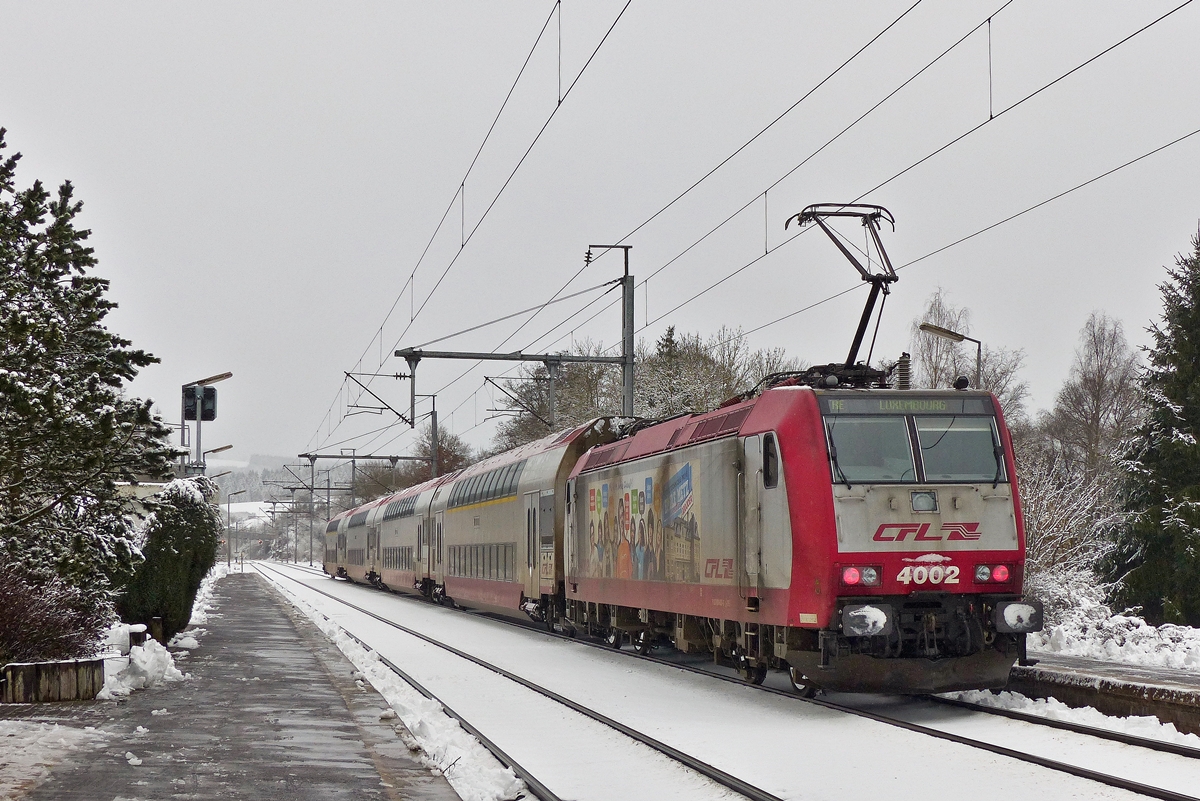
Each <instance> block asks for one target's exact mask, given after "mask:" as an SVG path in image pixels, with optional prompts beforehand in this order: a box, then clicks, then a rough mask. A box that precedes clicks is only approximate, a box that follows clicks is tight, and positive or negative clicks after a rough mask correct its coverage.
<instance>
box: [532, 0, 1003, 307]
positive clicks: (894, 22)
mask: <svg viewBox="0 0 1200 801" xmlns="http://www.w3.org/2000/svg"><path fill="white" fill-rule="evenodd" d="M1008 2H1012V0H1008ZM920 4H921V0H917V2H915V3H913V4H912V5H911V6H909V7H908V8H906V9H905V10H904V11H903V12H902V13H901V14H900V16H898V17H896V18H895V19H894V20H892V21H891V22H889V23H888V24H887V25H886V26H885V27H884V28H883V30H881V31H879V33H877V34H875V35H874V36H873V37H871V39H869V40H868V41H867V43H866V44H864V45H863V46H862V47H860V48H858V50H856V51H854V53H853V54H852V55H851V56H850V57H849V58H847V59H846V60H845V61H843V62H842V63H841V64H839V65H838V66H837V67H835V68H834V70H833V71H832V72H830V73H829V74H828V75H826V76H825V77H824V78H822V79H821V80H820V81H818V82H817V83H816V84H815V85H814V86H813V87H812V88H811V89H809V90H808V91H807V92H805V93H804V94H803V95H801V97H800V98H799V99H798V100H796V101H795V102H793V103H792V104H791V105H789V106H788V107H787V108H786V109H784V111H783V112H782V113H781V114H779V115H778V116H777V117H775V118H774V119H773V120H771V121H770V122H769V123H767V124H766V125H765V126H764V127H763V128H762V129H761V130H759V131H758V133H756V134H754V135H753V136H751V137H750V138H749V139H747V140H746V141H745V142H743V143H742V144H741V145H739V146H738V147H737V148H736V149H735V150H734V151H733V152H732V153H730V154H729V155H728V156H726V157H725V158H723V159H721V161H719V162H718V163H717V164H716V166H714V167H712V168H711V169H709V170H708V171H707V172H705V173H704V175H702V176H700V178H698V179H697V180H696V181H694V182H693V183H692V184H691V185H690V186H689V187H687V188H686V189H684V190H683V191H682V192H680V193H679V194H678V195H677V196H675V197H674V198H673V199H672V200H671V201H670V202H668V203H667V204H666V205H665V206H663V207H662V208H660V209H659V210H658V211H656V212H654V213H653V214H651V215H650V217H648V218H647V219H645V220H643V221H642V222H641V223H639V224H638V225H637V226H635V227H634V228H633V230H631V231H630V232H629V233H627V234H625V235H624V236H622V237H621V238H619V239H618V240H617V243H618V244H620V243H624V242H625V241H626V240H628V239H629V237H631V236H633V235H634V234H636V233H637V232H638V231H640V230H642V229H643V228H645V227H646V226H647V225H649V224H650V223H651V222H653V221H654V220H655V219H657V218H658V217H659V216H660V215H662V214H663V213H664V212H666V211H667V210H668V209H670V208H671V207H672V206H674V205H675V204H676V203H678V202H679V201H680V200H682V199H683V198H684V197H686V196H687V195H689V194H690V193H691V192H692V191H693V190H695V189H696V188H697V187H698V186H700V185H701V184H702V183H704V182H705V181H707V180H708V179H709V178H711V177H712V176H713V175H714V174H715V173H717V171H719V170H720V169H721V168H722V167H724V166H725V165H726V164H728V163H729V162H730V161H732V160H733V159H734V158H736V157H737V156H738V155H739V154H740V153H741V152H742V151H743V150H745V149H746V148H747V147H749V146H750V145H752V144H753V143H754V142H755V141H757V140H758V139H759V138H760V137H761V136H762V135H763V134H765V133H766V132H767V131H769V130H770V129H771V128H773V127H774V126H775V125H776V124H778V123H779V122H780V121H781V120H783V118H784V117H786V116H788V115H789V114H791V113H792V112H793V111H795V110H796V109H797V108H798V107H799V106H800V104H801V103H803V102H804V101H805V100H807V99H808V98H809V97H811V96H812V94H813V93H814V92H816V91H817V90H818V89H820V88H821V87H822V86H824V85H825V84H826V83H828V82H829V81H830V80H831V79H833V77H834V76H836V75H837V74H838V73H839V72H841V71H842V70H843V69H845V68H846V67H847V66H849V64H850V63H851V62H852V61H854V60H855V59H857V58H858V57H859V56H860V55H862V54H863V52H865V51H866V50H867V48H869V47H870V46H871V45H873V44H875V42H877V41H878V40H879V39H880V38H881V37H882V36H883V35H884V34H885V33H887V32H888V31H890V30H891V29H892V28H893V27H895V26H896V25H897V24H898V23H899V22H900V20H902V19H904V18H905V17H906V16H908V14H909V12H911V11H912V10H913V9H915V8H916V7H917V6H919V5H920ZM1005 5H1008V3H1005ZM757 198H758V196H757V195H756V196H755V199H756V200H757ZM740 211H741V210H740V209H739V212H740ZM737 213H738V212H735V215H736V214H737ZM607 254H608V251H607V250H605V251H603V252H601V253H600V255H599V256H597V257H596V259H595V260H593V261H585V262H584V265H583V266H582V267H580V268H579V269H578V270H577V271H576V272H575V273H574V275H572V276H571V277H570V278H568V279H567V281H566V283H564V284H563V285H562V286H561V287H559V289H558V291H557V292H555V293H554V295H553V296H552V298H553V297H557V296H558V295H559V293H561V292H563V291H565V290H566V288H567V287H569V286H570V285H571V284H572V283H573V282H574V281H575V279H576V278H578V277H579V276H580V275H582V274H583V272H584V270H586V269H587V268H588V267H589V266H590V265H591V264H594V263H595V262H596V261H599V259H601V258H603V257H604V256H606V255H607ZM648 280H649V277H647V278H646V279H644V280H643V281H642V282H641V285H645V283H646V281H648Z"/></svg>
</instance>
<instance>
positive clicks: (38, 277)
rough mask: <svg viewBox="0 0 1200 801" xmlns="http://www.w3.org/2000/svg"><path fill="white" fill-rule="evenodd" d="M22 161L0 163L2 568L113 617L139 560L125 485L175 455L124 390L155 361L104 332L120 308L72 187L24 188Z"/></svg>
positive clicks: (164, 467) (143, 406)
mask: <svg viewBox="0 0 1200 801" xmlns="http://www.w3.org/2000/svg"><path fill="white" fill-rule="evenodd" d="M4 147H5V145H4V130H3V129H0V155H2V154H3V150H4ZM19 158H20V155H19V154H14V155H11V156H8V157H7V158H3V159H2V160H0V562H3V563H5V564H6V565H9V566H11V567H14V568H15V569H17V570H18V571H19V572H20V573H21V575H22V576H23V579H24V580H27V581H30V582H33V583H34V584H35V585H37V584H40V583H46V584H48V583H49V582H51V581H53V579H54V577H57V578H59V579H61V580H62V581H64V582H66V584H68V585H70V586H73V587H75V588H77V589H78V590H79V591H80V595H79V599H80V601H79V602H80V603H82V604H85V605H98V606H102V607H105V608H110V607H108V604H109V602H110V600H111V592H112V590H113V589H114V587H116V586H117V585H119V584H120V583H121V582H122V581H123V580H124V579H125V578H127V577H128V576H129V574H130V572H131V571H132V570H133V568H134V566H135V564H136V562H137V561H138V560H139V559H140V555H139V554H138V552H137V547H136V544H135V543H134V541H133V539H132V535H131V528H130V522H129V520H128V519H127V516H128V507H127V505H126V503H125V502H124V501H123V499H122V498H121V496H120V494H119V492H118V486H117V485H118V482H123V481H137V480H139V479H143V480H144V479H146V478H159V477H163V476H165V475H167V474H168V473H169V470H170V459H171V457H172V455H173V451H172V450H171V448H170V447H169V446H168V445H167V444H166V437H167V435H168V434H169V430H168V429H167V428H166V427H165V426H164V425H163V423H162V420H161V419H159V418H158V417H156V416H155V415H153V414H152V413H151V402H150V401H141V400H137V399H133V398H127V397H125V395H124V393H123V391H122V387H123V385H124V383H125V382H126V381H129V380H130V379H132V378H133V377H134V375H136V374H137V372H138V370H139V369H140V368H142V367H145V366H146V365H149V364H152V363H153V362H155V361H156V359H154V357H152V356H151V355H149V354H148V353H146V352H144V351H141V350H135V349H132V348H131V347H130V342H129V341H128V340H125V339H122V338H121V337H119V336H117V335H115V334H113V333H112V332H111V331H109V330H108V329H107V328H106V327H105V325H104V320H105V317H106V316H107V315H108V313H109V311H111V310H112V309H113V308H114V306H115V304H113V303H112V302H111V301H109V300H108V299H106V298H105V292H106V290H107V289H108V282H107V281H105V280H104V279H101V278H97V277H96V276H94V275H91V274H90V271H91V270H92V268H93V267H95V265H96V259H95V257H94V256H93V253H92V249H91V248H90V247H87V246H86V244H85V242H86V240H87V238H88V234H89V232H88V231H87V230H82V229H79V228H77V227H76V223H75V219H76V217H77V215H78V214H79V212H80V209H81V206H82V204H80V203H79V202H77V201H76V200H74V198H73V194H72V187H71V184H70V182H66V183H64V184H63V185H62V186H61V187H59V189H58V193H57V195H56V196H53V197H52V196H51V194H50V193H49V192H48V191H47V190H46V189H45V188H44V187H43V186H42V184H41V183H40V182H34V183H33V185H32V186H30V187H28V188H26V189H18V188H17V186H16V174H15V173H16V166H17V162H18V160H19Z"/></svg>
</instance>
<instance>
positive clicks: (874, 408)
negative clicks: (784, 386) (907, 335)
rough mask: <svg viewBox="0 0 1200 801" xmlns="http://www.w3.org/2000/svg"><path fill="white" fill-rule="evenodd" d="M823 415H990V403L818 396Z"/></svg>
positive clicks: (942, 398)
mask: <svg viewBox="0 0 1200 801" xmlns="http://www.w3.org/2000/svg"><path fill="white" fill-rule="evenodd" d="M819 400H820V403H821V412H822V414H940V415H946V414H987V415H990V414H992V413H993V412H992V399H991V398H990V397H986V396H980V395H974V396H971V395H962V396H956V395H949V394H947V395H916V394H913V395H909V394H908V393H905V394H904V395H855V396H840V397H839V396H837V395H821V396H819Z"/></svg>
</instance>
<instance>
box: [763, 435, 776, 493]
mask: <svg viewBox="0 0 1200 801" xmlns="http://www.w3.org/2000/svg"><path fill="white" fill-rule="evenodd" d="M762 459H763V486H764V487H766V488H767V489H772V488H773V487H776V486H778V485H779V452H778V450H777V449H776V447H775V435H774V434H767V435H766V436H764V437H763V453H762Z"/></svg>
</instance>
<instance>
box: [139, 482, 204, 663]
mask: <svg viewBox="0 0 1200 801" xmlns="http://www.w3.org/2000/svg"><path fill="white" fill-rule="evenodd" d="M216 493H217V488H216V485H215V484H213V483H212V481H210V480H209V479H207V478H205V477H204V476H196V477H193V478H185V479H176V480H175V481H172V482H171V483H170V484H168V485H167V486H166V488H165V489H164V490H163V491H162V492H160V493H159V494H158V495H157V496H156V497H155V499H154V502H153V504H152V506H153V512H152V514H151V515H150V517H149V518H148V520H147V521H146V529H145V533H146V538H145V544H144V545H143V546H142V554H143V555H144V556H145V557H146V560H145V561H144V562H143V563H142V564H141V566H140V567H139V568H138V570H137V573H136V574H134V576H133V578H132V579H131V580H130V581H129V583H128V584H127V585H126V586H125V589H124V593H123V594H122V595H121V596H120V597H119V598H118V599H117V603H116V606H117V614H119V615H120V616H121V620H123V621H124V622H126V623H145V624H146V625H149V624H150V619H151V618H154V617H161V618H162V621H163V636H164V638H165V639H167V640H170V639H171V637H173V636H174V635H175V634H177V633H178V632H180V631H182V630H183V629H184V627H186V626H187V624H188V621H189V620H190V619H191V616H192V604H193V603H194V602H195V600H196V593H197V591H198V590H199V589H200V582H201V580H203V578H204V576H205V575H207V574H208V571H209V570H211V569H212V566H213V564H214V563H215V562H216V559H217V550H218V548H219V546H220V542H221V531H222V524H221V513H220V510H219V509H218V508H217V507H216V506H214V505H213V504H212V503H211V502H210V501H211V500H212V499H213V498H214V497H215V496H216Z"/></svg>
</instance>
